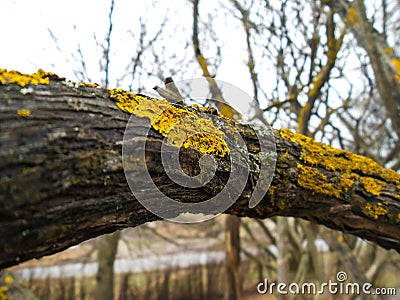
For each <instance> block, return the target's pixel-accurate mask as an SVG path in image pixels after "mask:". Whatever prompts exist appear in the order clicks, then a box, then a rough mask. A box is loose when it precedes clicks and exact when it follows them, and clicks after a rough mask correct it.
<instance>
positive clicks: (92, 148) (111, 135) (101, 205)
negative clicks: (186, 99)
mask: <svg viewBox="0 0 400 300" xmlns="http://www.w3.org/2000/svg"><path fill="white" fill-rule="evenodd" d="M11 75H12V76H13V77H12V80H11V79H10V78H11V77H10V76H11ZM11 75H9V74H8V73H7V72H6V71H4V70H2V71H0V82H1V84H0V111H1V118H0V267H7V266H11V265H14V264H17V263H19V262H22V261H25V260H28V259H31V258H36V257H41V256H43V255H47V254H51V253H55V252H58V251H61V250H63V249H65V248H67V247H70V246H72V245H74V244H77V243H79V242H81V241H84V240H86V239H89V238H91V237H94V236H98V235H100V234H103V233H108V232H113V231H115V230H117V229H121V228H125V227H130V226H131V227H133V226H138V225H140V224H143V223H145V222H150V221H154V220H157V217H156V216H155V215H153V214H151V213H150V212H148V211H147V210H146V209H144V208H143V206H141V205H140V203H139V202H138V201H136V199H135V198H134V197H133V196H132V194H131V192H130V190H129V187H128V185H127V183H126V179H125V177H124V172H123V168H122V158H121V142H122V140H123V134H124V130H125V126H126V124H127V121H128V119H129V117H130V112H133V109H134V108H135V107H136V105H137V104H138V103H139V102H141V101H146V103H145V106H146V109H145V110H142V111H140V110H139V112H138V111H136V113H137V115H136V116H133V118H134V120H137V121H138V123H139V121H140V120H142V119H143V118H145V119H150V120H151V123H152V126H153V128H152V130H151V131H150V133H149V136H148V140H147V144H146V147H147V150H148V151H147V152H146V161H147V164H148V165H147V167H148V170H149V172H150V174H151V176H152V178H153V180H154V182H156V183H157V184H158V186H159V187H160V188H161V189H162V191H163V192H164V193H165V194H166V195H168V196H170V197H171V198H174V199H177V200H178V201H179V200H181V201H191V202H196V201H201V200H203V199H204V197H206V196H211V195H213V194H215V193H218V191H219V190H220V188H221V184H223V182H224V178H227V177H229V172H230V167H229V159H228V156H229V155H228V154H229V152H228V151H229V149H226V144H225V141H224V135H223V132H220V131H218V130H219V129H218V128H216V127H215V128H214V127H213V124H212V123H210V121H209V119H207V118H205V117H204V114H203V112H204V111H207V109H205V108H199V107H179V106H173V107H170V108H168V109H167V110H165V111H166V114H167V115H163V116H164V117H163V116H159V115H157V113H156V112H157V109H158V108H159V107H161V106H163V105H166V103H165V101H160V100H156V99H149V98H147V97H145V96H140V95H136V94H134V93H127V92H124V91H121V90H106V89H100V88H96V87H94V86H91V85H87V84H74V83H70V82H66V81H65V80H62V79H59V78H57V77H56V76H55V75H53V74H49V73H45V72H41V73H37V74H36V75H35V77H32V78H36V79H35V80H36V81H33V79H32V80H30V79H29V77H22V78H23V80H24V81H23V82H24V84H23V86H22V84H20V82H19V79H18V76H19V75H18V74H11ZM7 76H8V77H7ZM36 76H38V78H37V77H36ZM46 78H49V80H48V82H47V79H46ZM27 80H28V81H27ZM43 81H45V82H43ZM11 82H12V83H11ZM36 83H38V84H36ZM21 111H23V112H24V113H21ZM28 112H29V113H28ZM155 115H157V118H155V117H154V118H153V116H155ZM183 115H191V116H192V117H191V118H192V119H193V120H194V124H197V125H196V126H198V127H199V126H200V127H201V126H205V125H207V124H208V127H207V131H206V132H205V134H204V135H203V136H197V137H195V138H193V139H191V140H189V141H188V140H185V139H182V136H190V130H192V129H191V128H190V126H186V127H185V128H180V129H179V128H178V129H176V128H175V129H174V130H178V132H175V135H172V136H173V137H174V138H173V139H172V140H171V141H169V143H170V144H171V145H173V146H182V151H181V153H180V160H181V164H182V168H183V169H184V171H185V172H187V173H188V174H196V172H197V171H198V170H197V169H196V167H194V165H193V161H198V158H199V157H200V156H201V155H202V154H203V153H211V154H214V155H215V157H216V160H217V162H218V168H217V174H216V180H212V181H211V182H210V184H208V185H207V186H205V187H201V188H196V189H191V190H190V191H188V190H187V189H184V188H180V187H179V186H177V185H174V184H171V182H170V180H169V179H168V177H167V176H166V174H165V172H163V171H162V168H161V166H160V151H161V150H160V149H161V147H160V146H161V143H162V140H163V139H164V135H165V133H167V132H169V130H172V129H171V128H172V127H171V126H170V125H171V124H170V122H171V120H172V121H174V120H177V119H179V118H180V117H182V116H183ZM219 126H232V127H233V128H234V129H235V130H238V131H239V132H240V134H241V135H242V137H243V139H244V141H245V143H246V145H247V150H248V151H249V152H250V154H251V155H250V175H249V178H247V183H246V188H245V190H244V191H243V193H242V194H241V197H240V198H239V199H238V200H237V201H236V203H235V204H234V205H233V206H232V207H231V208H230V209H229V210H228V211H227V213H229V214H234V215H238V216H247V217H252V218H267V217H271V216H276V215H281V216H294V217H300V218H304V219H307V220H310V221H312V222H315V223H319V224H324V225H326V226H328V227H330V228H333V229H336V230H341V231H344V232H346V233H352V234H354V235H357V236H359V237H361V238H365V239H368V240H370V241H373V242H375V243H377V244H379V245H381V246H382V247H384V248H387V249H396V250H397V251H400V227H399V223H400V206H399V204H400V175H399V174H398V173H396V172H395V171H393V170H387V169H384V168H382V167H381V166H379V165H378V164H377V163H375V162H374V161H372V160H370V159H368V158H365V157H362V156H358V155H355V154H353V153H350V152H347V151H341V150H337V149H334V148H332V147H329V146H327V145H324V144H321V143H317V142H315V141H313V140H312V139H310V138H307V137H304V136H302V135H298V134H294V133H292V132H291V131H289V130H285V129H284V130H279V131H275V132H274V134H275V139H276V147H277V153H278V156H277V168H276V172H275V174H274V178H273V182H272V185H271V187H270V189H269V191H268V192H267V193H266V195H265V197H264V198H263V200H262V201H261V203H260V204H259V205H257V206H256V207H254V208H249V206H248V202H249V199H250V197H251V192H252V189H253V186H254V182H256V181H257V180H258V175H259V174H258V170H259V166H260V157H262V156H260V155H258V154H259V151H260V149H259V147H258V142H257V140H256V138H255V135H254V132H253V130H252V129H251V127H250V126H247V125H243V124H237V123H235V122H234V121H232V120H230V121H229V122H227V125H221V124H219ZM228 129H229V128H228ZM205 145H206V146H205ZM239 163H240V162H239ZM132 168H133V171H134V166H132ZM242 180H246V179H242ZM143 192H144V193H146V191H143ZM149 195H150V194H149Z"/></svg>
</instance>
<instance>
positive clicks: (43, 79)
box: [0, 69, 54, 86]
mask: <svg viewBox="0 0 400 300" xmlns="http://www.w3.org/2000/svg"><path fill="white" fill-rule="evenodd" d="M53 75H54V73H51V72H45V71H43V70H42V69H39V70H38V71H37V72H36V73H33V74H23V73H20V72H18V71H7V70H6V69H0V83H1V84H9V83H16V84H19V85H20V86H26V85H27V84H49V82H50V79H49V77H50V76H53Z"/></svg>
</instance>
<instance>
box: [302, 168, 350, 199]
mask: <svg viewBox="0 0 400 300" xmlns="http://www.w3.org/2000/svg"><path fill="white" fill-rule="evenodd" d="M297 168H298V169H299V171H300V172H299V175H298V177H297V182H298V184H299V185H300V186H301V187H303V188H305V189H308V190H311V191H313V192H315V193H320V194H324V195H329V196H335V197H340V196H341V194H342V193H343V192H347V191H348V190H349V189H350V188H351V187H352V186H353V184H354V180H355V179H356V178H357V175H355V174H350V175H348V174H343V176H339V177H335V178H333V179H330V180H328V178H327V177H326V176H325V175H324V174H322V173H321V172H320V171H319V170H318V169H317V168H313V167H308V166H304V165H301V164H297Z"/></svg>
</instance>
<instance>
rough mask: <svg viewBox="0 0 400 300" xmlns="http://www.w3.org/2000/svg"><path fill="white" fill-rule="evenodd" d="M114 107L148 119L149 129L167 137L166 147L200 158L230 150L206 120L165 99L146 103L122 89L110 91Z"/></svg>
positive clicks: (211, 124) (222, 153) (142, 98)
mask: <svg viewBox="0 0 400 300" xmlns="http://www.w3.org/2000/svg"><path fill="white" fill-rule="evenodd" d="M110 98H112V99H114V100H116V104H117V106H118V107H119V108H120V109H121V110H123V111H126V112H129V113H132V114H134V115H135V116H137V117H141V118H148V119H149V120H150V123H151V126H152V127H153V128H154V129H155V130H156V131H158V132H159V133H161V134H162V135H164V136H166V137H167V143H168V144H170V145H173V146H177V147H182V146H183V147H185V148H188V147H190V146H192V147H194V148H196V149H197V150H199V151H200V152H201V153H203V154H215V155H218V156H222V157H223V156H225V155H226V154H228V153H229V148H228V146H227V144H226V142H225V134H224V133H223V132H222V131H221V130H220V129H218V128H217V127H216V126H215V125H214V124H213V122H212V120H211V119H209V118H207V117H199V116H198V115H197V114H196V113H195V112H194V111H192V110H188V109H184V108H178V107H175V106H174V105H172V104H171V103H169V102H168V101H166V100H165V99H161V100H159V99H149V98H147V97H144V96H141V95H137V94H135V93H132V92H126V91H124V90H121V89H113V90H110Z"/></svg>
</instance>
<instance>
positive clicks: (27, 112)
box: [17, 109, 31, 118]
mask: <svg viewBox="0 0 400 300" xmlns="http://www.w3.org/2000/svg"><path fill="white" fill-rule="evenodd" d="M30 115H31V111H30V110H29V109H18V111H17V116H18V117H21V118H26V117H29V116H30Z"/></svg>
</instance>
